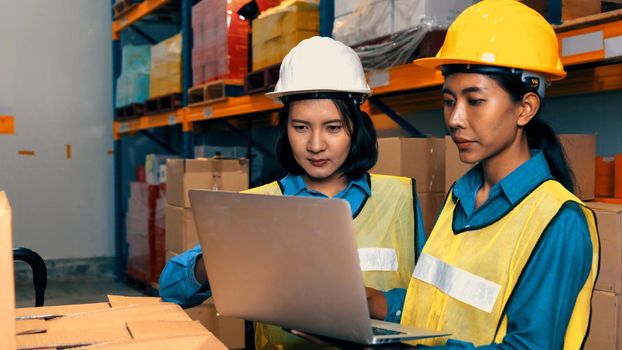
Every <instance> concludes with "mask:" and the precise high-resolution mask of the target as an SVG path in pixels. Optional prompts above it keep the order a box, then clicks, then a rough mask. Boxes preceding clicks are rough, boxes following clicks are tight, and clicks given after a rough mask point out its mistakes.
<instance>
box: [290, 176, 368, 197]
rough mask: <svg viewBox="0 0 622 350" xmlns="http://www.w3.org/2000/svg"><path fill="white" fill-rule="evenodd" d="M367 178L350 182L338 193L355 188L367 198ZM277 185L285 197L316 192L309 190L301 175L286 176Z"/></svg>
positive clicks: (362, 177) (363, 177)
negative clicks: (303, 192)
mask: <svg viewBox="0 0 622 350" xmlns="http://www.w3.org/2000/svg"><path fill="white" fill-rule="evenodd" d="M368 178H369V175H368V174H365V175H363V176H361V177H359V178H357V179H354V180H351V181H350V182H349V183H348V186H346V188H345V189H343V190H342V191H341V192H339V193H346V192H348V191H349V190H350V188H352V186H357V187H359V188H360V189H362V190H363V191H364V192H365V193H366V194H367V195H368V196H371V187H370V186H369V181H368ZM279 183H280V184H281V188H282V189H283V194H284V195H286V196H297V195H299V194H300V192H302V191H307V192H317V191H314V190H312V189H309V187H308V186H307V184H306V183H305V181H304V179H303V178H302V175H292V174H288V175H287V176H285V177H284V178H282V179H281V180H279Z"/></svg>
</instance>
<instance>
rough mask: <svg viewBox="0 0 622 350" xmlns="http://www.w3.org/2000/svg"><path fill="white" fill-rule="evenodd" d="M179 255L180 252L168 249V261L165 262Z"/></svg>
mask: <svg viewBox="0 0 622 350" xmlns="http://www.w3.org/2000/svg"><path fill="white" fill-rule="evenodd" d="M177 255H179V253H177V252H174V251H172V250H167V251H166V261H165V262H168V261H169V260H171V259H172V258H174V257H176V256H177Z"/></svg>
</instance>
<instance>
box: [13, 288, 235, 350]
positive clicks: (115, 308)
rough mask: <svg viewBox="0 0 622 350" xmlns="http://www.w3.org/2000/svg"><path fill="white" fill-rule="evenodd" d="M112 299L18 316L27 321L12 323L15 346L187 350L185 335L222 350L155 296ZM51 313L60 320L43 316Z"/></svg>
mask: <svg viewBox="0 0 622 350" xmlns="http://www.w3.org/2000/svg"><path fill="white" fill-rule="evenodd" d="M116 298H117V299H118V300H115V297H114V296H110V299H109V302H108V303H99V304H87V307H84V308H82V307H80V306H79V305H68V306H55V307H52V308H48V307H43V308H29V309H27V311H26V312H20V314H21V315H22V316H25V317H26V318H27V319H25V320H20V321H17V322H16V328H17V329H18V331H19V333H18V335H17V348H18V349H32V348H50V347H51V348H56V347H62V348H65V347H71V346H73V345H78V344H79V345H91V344H92V345H95V344H103V345H102V348H108V347H111V348H119V349H135V348H136V346H139V344H140V343H141V342H144V341H148V342H150V343H151V344H154V345H157V344H158V342H159V341H160V340H166V342H167V343H171V344H177V345H178V347H181V348H187V347H186V346H187V343H186V342H185V340H184V338H185V337H188V336H193V337H202V339H203V342H204V343H205V344H209V345H210V346H213V347H215V348H217V349H224V348H225V347H224V345H223V344H222V343H221V342H220V341H219V340H218V339H216V337H214V335H213V334H211V333H210V332H209V331H208V330H206V329H205V328H204V327H203V326H202V325H201V324H200V323H199V322H196V321H192V320H190V318H189V317H188V315H187V314H186V313H184V312H183V310H182V309H181V308H180V307H179V306H178V305H175V304H172V303H165V302H162V301H161V300H160V299H159V298H146V297H139V298H131V297H116ZM88 305H91V306H88ZM18 310H19V309H18ZM50 313H53V314H56V315H59V316H60V317H58V318H54V319H51V320H45V319H44V318H42V317H44V315H47V314H50ZM39 315H42V316H39ZM137 342H138V343H137ZM153 342H155V343H153ZM156 348H157V347H156ZM194 348H196V347H194Z"/></svg>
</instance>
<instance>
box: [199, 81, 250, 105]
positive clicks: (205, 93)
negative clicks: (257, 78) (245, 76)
mask: <svg viewBox="0 0 622 350" xmlns="http://www.w3.org/2000/svg"><path fill="white" fill-rule="evenodd" d="M242 95H244V86H243V85H242V81H238V80H217V81H210V82H208V83H205V84H202V85H198V86H195V87H191V88H190V89H188V105H189V106H193V105H197V104H207V103H213V102H217V101H222V100H224V99H226V98H227V97H232V96H242Z"/></svg>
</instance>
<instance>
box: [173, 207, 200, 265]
mask: <svg viewBox="0 0 622 350" xmlns="http://www.w3.org/2000/svg"><path fill="white" fill-rule="evenodd" d="M197 243H199V236H198V234H197V228H196V225H195V224H194V217H193V216H192V209H190V208H182V207H176V206H173V205H169V206H167V207H166V235H165V249H166V250H167V251H173V252H185V251H186V250H188V249H190V248H192V247H194V246H195V245H197ZM167 261H168V259H167Z"/></svg>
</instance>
